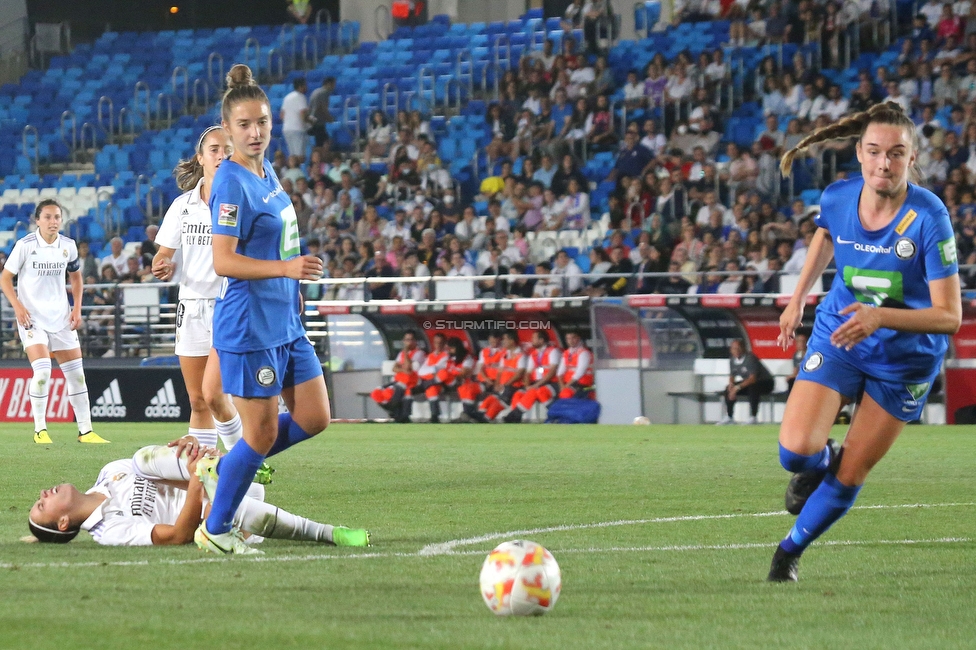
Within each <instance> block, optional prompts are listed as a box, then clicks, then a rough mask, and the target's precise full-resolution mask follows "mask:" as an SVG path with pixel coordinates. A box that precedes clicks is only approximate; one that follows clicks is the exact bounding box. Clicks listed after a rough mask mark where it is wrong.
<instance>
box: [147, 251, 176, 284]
mask: <svg viewBox="0 0 976 650" xmlns="http://www.w3.org/2000/svg"><path fill="white" fill-rule="evenodd" d="M175 271H176V265H175V264H174V263H173V262H172V260H167V259H166V258H165V257H160V258H158V259H154V260H153V264H152V274H153V275H154V276H155V277H156V279H158V280H160V281H162V282H169V281H170V280H171V279H173V273H174V272H175Z"/></svg>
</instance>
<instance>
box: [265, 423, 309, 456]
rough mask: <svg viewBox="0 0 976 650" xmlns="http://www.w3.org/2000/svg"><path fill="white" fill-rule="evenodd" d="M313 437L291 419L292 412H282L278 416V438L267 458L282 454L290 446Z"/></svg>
mask: <svg viewBox="0 0 976 650" xmlns="http://www.w3.org/2000/svg"><path fill="white" fill-rule="evenodd" d="M311 437H312V435H311V434H309V433H308V432H307V431H305V430H304V429H303V428H301V427H300V426H298V424H296V423H295V421H294V420H292V419H291V414H289V413H282V414H281V415H279V416H278V439H277V440H275V443H274V444H273V445H272V446H271V450H270V451H269V452H268V455H267V458H271V457H272V456H274V455H275V454H280V453H281V452H283V451H284V450H286V449H288V448H289V447H291V446H293V445H297V444H298V443H300V442H304V441H306V440H308V439H309V438H311Z"/></svg>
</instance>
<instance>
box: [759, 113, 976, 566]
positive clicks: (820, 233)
mask: <svg viewBox="0 0 976 650" xmlns="http://www.w3.org/2000/svg"><path fill="white" fill-rule="evenodd" d="M855 137H856V138H857V143H856V151H857V159H858V161H859V162H860V163H861V173H862V177H860V178H853V179H850V180H842V181H837V182H835V183H832V184H831V185H830V186H829V187H828V188H827V189H826V190H825V191H824V193H823V197H822V198H821V205H820V207H821V214H820V216H818V217H817V218H816V223H817V226H818V227H819V228H818V230H817V232H816V235H815V236H814V239H813V242H812V243H811V245H810V252H809V253H808V255H807V259H806V263H805V264H804V265H803V271H802V272H801V274H800V279H799V281H798V283H797V287H796V290H795V291H794V293H793V296H792V298H791V300H790V303H789V305H788V306H787V307H786V309H785V310H784V312H783V315H782V317H781V318H780V330H781V331H780V336H779V343H780V344H781V345H783V347H784V349H785V348H786V347H787V346H788V345H789V343H790V341H791V340H792V339H793V336H794V333H795V332H796V329H797V327H799V325H800V319H801V317H802V315H803V306H804V304H805V303H806V298H807V294H808V293H809V291H810V288H811V287H812V286H813V283H814V281H815V279H816V278H818V277H820V275H821V274H822V273H823V272H824V269H826V267H827V264H828V262H829V261H830V259H831V258H834V260H835V261H836V265H837V274H836V275H835V276H834V280H833V283H832V284H831V287H830V290H829V292H828V293H827V295H826V297H825V298H824V300H823V302H821V304H820V306H819V307H818V308H817V315H816V319H815V321H814V326H813V333H812V335H811V336H810V340H809V342H808V344H807V351H806V355H805V356H804V359H803V363H802V365H801V367H800V372H799V374H798V375H797V379H796V382H795V383H794V385H793V391H792V392H791V393H790V396H789V400H788V401H787V403H786V413H785V414H784V416H783V424H782V427H781V428H780V434H779V443H780V462H781V463H782V465H783V467H784V468H786V469H787V470H788V471H790V472H794V476H793V478H792V479H791V481H790V485H789V488H788V489H787V495H786V502H787V508H788V509H789V510H790V511H791V512H793V514H798V515H799V516H798V517H797V520H796V525H794V526H793V528H792V529H791V530H790V532H789V534H788V535H787V536H786V538H785V539H784V540H783V541H782V542H781V543H780V545H779V547H777V549H776V553H775V555H774V556H773V561H772V566H771V567H770V571H769V576H768V580H770V581H772V582H788V581H796V579H797V566H798V563H799V560H800V556H801V554H802V553H803V551H804V550H806V548H807V547H808V546H809V545H810V544H811V543H812V542H813V541H814V540H815V539H817V537H819V536H820V535H821V534H823V533H824V532H825V531H826V530H827V529H828V528H830V526H831V525H832V524H833V523H834V522H836V521H837V520H838V519H840V518H841V517H842V516H844V514H845V513H846V512H847V511H848V510H849V509H850V507H851V506H852V505H853V504H854V500H855V499H856V498H857V494H858V492H859V491H860V489H861V486H862V484H863V483H864V480H865V478H866V477H867V475H868V472H870V471H871V468H872V467H874V465H875V464H877V462H878V461H880V460H881V458H883V457H884V455H885V453H887V451H888V449H890V448H891V445H892V444H894V442H895V439H896V438H897V437H898V434H899V433H901V431H902V429H903V428H904V427H905V423H906V422H910V421H912V420H917V419H918V418H919V417H920V415H921V413H922V408H923V407H924V406H925V401H926V399H927V398H928V394H929V390H930V389H931V387H932V382H933V381H934V379H935V377H936V375H937V374H938V373H939V369H940V366H941V364H942V357H943V355H944V354H945V351H946V348H947V347H948V343H949V341H948V339H949V337H948V335H949V334H953V333H955V332H956V331H957V330H958V329H959V325H960V322H961V319H962V301H961V297H960V289H959V273H958V264H957V262H956V247H955V238H954V235H953V231H952V225H951V223H950V221H949V214H948V211H947V210H946V207H945V205H944V204H943V203H942V201H941V200H939V198H938V197H937V196H935V195H934V194H933V193H932V192H930V191H929V190H927V189H925V188H923V187H919V186H918V185H915V184H913V183H910V182H909V176H910V175H911V174H912V173H913V172H914V171H915V169H916V167H915V158H916V155H917V154H918V139H917V136H916V133H915V126H914V124H913V123H912V120H911V118H909V117H908V115H906V114H905V113H904V111H903V110H902V109H901V108H900V107H899V106H898V105H897V104H894V103H891V102H887V103H883V104H878V105H875V106H873V107H871V108H870V109H869V110H867V111H865V112H862V113H856V114H854V115H850V116H848V117H845V118H843V119H841V120H839V121H838V122H836V123H834V124H831V125H830V126H826V127H824V128H821V129H818V130H817V131H815V132H814V133H812V134H811V135H809V136H807V137H806V138H804V139H803V140H801V141H800V142H799V143H798V144H797V146H796V147H795V148H794V149H791V150H790V151H788V152H787V153H786V154H785V155H784V156H783V160H782V163H781V169H782V171H783V173H784V175H785V174H789V172H790V170H791V168H792V164H793V158H794V157H795V156H796V154H797V153H798V152H799V151H802V150H804V149H806V148H807V147H809V146H811V145H813V144H815V143H818V142H825V141H828V140H838V139H845V138H855ZM861 391H863V396H862V397H861V402H860V404H859V405H858V407H857V409H856V410H855V412H854V417H853V418H852V420H851V424H850V428H849V429H848V431H847V436H846V438H845V439H844V441H843V446H839V445H837V444H836V443H834V442H833V441H831V440H828V435H829V433H830V427H831V425H832V424H833V423H834V418H835V417H836V415H837V411H838V409H839V408H840V406H841V400H842V399H845V398H846V399H849V400H853V399H855V398H856V397H857V395H858V394H859V393H861Z"/></svg>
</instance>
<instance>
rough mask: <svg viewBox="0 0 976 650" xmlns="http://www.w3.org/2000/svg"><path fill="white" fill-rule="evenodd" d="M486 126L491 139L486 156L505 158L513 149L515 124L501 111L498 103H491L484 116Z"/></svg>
mask: <svg viewBox="0 0 976 650" xmlns="http://www.w3.org/2000/svg"><path fill="white" fill-rule="evenodd" d="M485 121H486V122H487V123H488V128H489V130H490V131H491V135H492V140H491V142H490V143H489V144H488V147H487V152H488V156H489V157H490V158H492V159H498V158H506V157H508V156H509V155H511V153H512V150H513V143H512V141H513V140H514V138H515V124H514V122H512V120H511V119H510V118H509V117H508V116H507V115H506V114H505V113H504V112H503V111H502V107H501V105H499V104H495V103H493V104H491V106H489V107H488V114H487V116H486V117H485Z"/></svg>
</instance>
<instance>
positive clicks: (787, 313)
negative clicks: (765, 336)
mask: <svg viewBox="0 0 976 650" xmlns="http://www.w3.org/2000/svg"><path fill="white" fill-rule="evenodd" d="M802 320H803V305H796V304H794V303H793V301H792V300H791V301H790V304H788V305H787V306H786V309H784V310H783V313H782V314H781V315H780V317H779V336H778V337H776V344H777V345H779V346H781V347H782V348H783V349H784V350H785V349H787V348H789V347H790V345H791V344H792V343H793V337H794V336H795V335H796V330H797V328H798V327H799V326H800V323H801V322H802Z"/></svg>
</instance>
